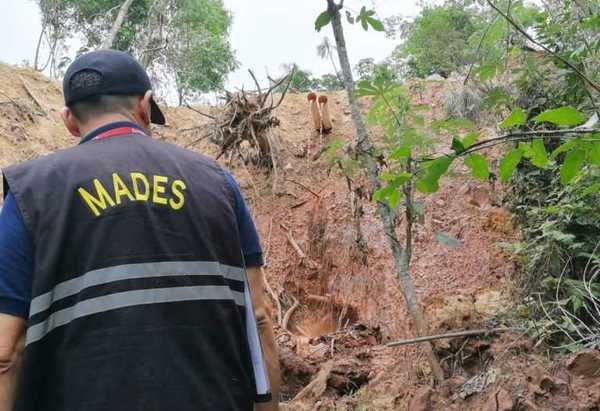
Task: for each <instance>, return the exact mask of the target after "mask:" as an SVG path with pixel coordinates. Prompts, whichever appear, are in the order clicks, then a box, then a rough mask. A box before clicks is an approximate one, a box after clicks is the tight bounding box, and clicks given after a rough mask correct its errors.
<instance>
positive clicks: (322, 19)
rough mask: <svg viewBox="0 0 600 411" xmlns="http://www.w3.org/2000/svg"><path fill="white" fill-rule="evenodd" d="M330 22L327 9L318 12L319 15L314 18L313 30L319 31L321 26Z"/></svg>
mask: <svg viewBox="0 0 600 411" xmlns="http://www.w3.org/2000/svg"><path fill="white" fill-rule="evenodd" d="M329 22H331V14H329V11H328V10H325V11H324V12H323V13H321V14H319V17H317V19H316V20H315V30H317V31H321V29H322V28H323V27H325V26H326V25H328V24H329Z"/></svg>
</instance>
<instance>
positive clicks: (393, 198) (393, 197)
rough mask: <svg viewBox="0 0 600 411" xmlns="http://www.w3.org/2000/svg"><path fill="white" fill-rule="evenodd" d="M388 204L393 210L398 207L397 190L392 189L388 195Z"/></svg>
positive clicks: (398, 195) (398, 194)
mask: <svg viewBox="0 0 600 411" xmlns="http://www.w3.org/2000/svg"><path fill="white" fill-rule="evenodd" d="M387 200H388V206H389V207H390V208H391V209H392V210H395V209H396V207H398V203H399V202H400V192H399V191H398V190H394V191H392V192H391V193H390V195H389V196H388V199H387Z"/></svg>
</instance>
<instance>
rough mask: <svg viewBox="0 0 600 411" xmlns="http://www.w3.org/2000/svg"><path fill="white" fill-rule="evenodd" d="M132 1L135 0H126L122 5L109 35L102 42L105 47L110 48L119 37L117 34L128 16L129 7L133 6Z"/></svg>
mask: <svg viewBox="0 0 600 411" xmlns="http://www.w3.org/2000/svg"><path fill="white" fill-rule="evenodd" d="M131 3H133V0H125V2H124V3H123V4H122V5H121V8H120V9H119V14H117V18H116V19H115V22H114V23H113V25H112V27H111V29H110V33H109V34H108V37H107V38H106V39H105V40H104V41H103V42H102V48H103V49H109V48H111V47H112V46H113V44H114V42H115V40H116V39H117V34H118V33H119V30H120V29H121V26H122V25H123V22H124V21H125V18H126V17H127V12H128V11H129V7H131Z"/></svg>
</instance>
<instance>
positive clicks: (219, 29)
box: [35, 0, 237, 102]
mask: <svg viewBox="0 0 600 411" xmlns="http://www.w3.org/2000/svg"><path fill="white" fill-rule="evenodd" d="M37 3H38V5H39V6H40V10H41V14H42V34H41V35H40V38H43V37H51V36H50V35H53V38H54V39H56V38H58V40H54V42H55V43H60V41H63V40H64V38H65V36H66V33H68V34H69V35H70V36H72V35H73V34H80V35H81V36H82V37H83V38H84V39H85V44H84V46H83V47H82V48H81V49H80V50H79V51H78V53H83V52H86V51H89V50H93V49H97V48H100V47H111V48H114V49H117V50H123V51H127V52H129V53H131V54H133V55H134V56H136V57H137V58H138V59H139V61H140V62H141V64H142V65H143V66H144V67H146V68H147V69H148V70H149V71H150V72H152V73H153V74H154V76H155V77H159V78H160V79H161V80H167V79H170V80H172V79H173V78H174V79H175V88H176V90H177V93H178V95H179V100H180V102H183V100H184V99H185V98H187V97H192V96H194V95H195V94H197V93H202V92H207V91H212V90H217V89H219V88H221V87H222V86H223V82H224V81H225V78H226V76H227V74H228V73H229V72H231V71H232V70H234V69H235V68H236V67H237V62H236V60H235V55H234V52H233V50H232V48H231V45H230V43H229V29H230V26H231V16H230V14H229V12H228V11H227V10H226V9H225V7H224V5H223V1H222V0H37ZM57 34H58V35H57ZM50 43H51V42H50ZM51 49H52V50H53V51H52V52H53V53H54V59H55V60H58V61H61V58H60V57H61V56H60V55H59V54H60V53H59V52H60V50H58V47H57V46H54V47H52V48H51ZM36 54H37V55H38V57H37V58H36V59H35V61H38V60H39V50H38V52H36ZM65 63H66V62H65ZM36 66H38V64H36ZM163 83H164V82H163Z"/></svg>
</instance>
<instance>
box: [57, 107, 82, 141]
mask: <svg viewBox="0 0 600 411" xmlns="http://www.w3.org/2000/svg"><path fill="white" fill-rule="evenodd" d="M60 117H61V118H62V121H63V123H64V125H65V127H66V128H67V130H69V133H71V135H72V136H73V137H81V130H80V129H79V123H78V122H77V119H76V118H75V115H74V114H73V112H72V111H71V109H70V108H69V107H63V108H62V109H61V110H60Z"/></svg>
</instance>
